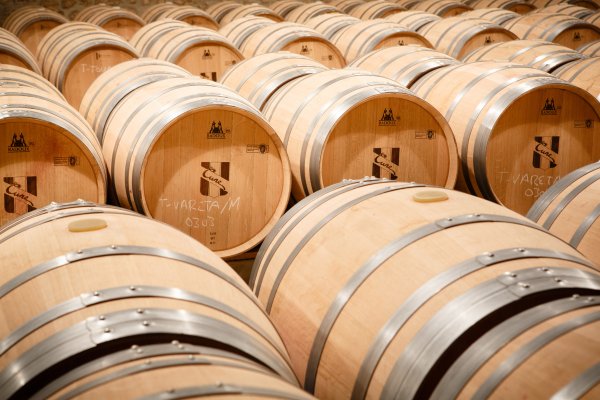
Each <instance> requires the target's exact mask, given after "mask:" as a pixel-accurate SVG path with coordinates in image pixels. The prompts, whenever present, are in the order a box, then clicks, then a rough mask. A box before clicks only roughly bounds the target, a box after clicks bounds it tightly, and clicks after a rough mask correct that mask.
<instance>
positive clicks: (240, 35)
mask: <svg viewBox="0 0 600 400" xmlns="http://www.w3.org/2000/svg"><path fill="white" fill-rule="evenodd" d="M273 24H276V22H274V21H272V20H270V19H268V18H264V17H257V16H255V15H249V16H247V17H242V18H238V19H234V20H233V21H231V22H230V23H228V24H223V25H222V26H221V28H219V33H220V34H221V35H223V36H225V37H226V38H227V39H229V40H230V41H231V43H233V45H234V46H235V47H237V48H238V49H241V48H242V47H243V45H244V42H245V41H246V40H247V39H248V38H249V37H250V35H251V34H252V33H253V32H256V31H257V30H259V29H260V28H262V27H263V26H267V25H273Z"/></svg>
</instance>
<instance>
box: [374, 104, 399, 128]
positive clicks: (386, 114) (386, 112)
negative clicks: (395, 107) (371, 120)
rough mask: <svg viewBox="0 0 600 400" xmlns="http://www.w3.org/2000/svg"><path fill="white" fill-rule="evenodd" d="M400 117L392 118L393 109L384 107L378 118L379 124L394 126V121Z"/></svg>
mask: <svg viewBox="0 0 600 400" xmlns="http://www.w3.org/2000/svg"><path fill="white" fill-rule="evenodd" d="M398 120H400V118H394V111H392V109H391V108H384V109H383V114H382V115H381V118H379V126H396V121H398Z"/></svg>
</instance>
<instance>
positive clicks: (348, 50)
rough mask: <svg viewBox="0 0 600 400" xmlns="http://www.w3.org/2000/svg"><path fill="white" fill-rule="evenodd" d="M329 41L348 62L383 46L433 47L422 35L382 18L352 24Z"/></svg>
mask: <svg viewBox="0 0 600 400" xmlns="http://www.w3.org/2000/svg"><path fill="white" fill-rule="evenodd" d="M331 41H332V42H333V44H334V45H335V46H336V47H337V48H338V49H340V51H341V52H342V54H343V55H344V58H345V59H346V61H348V62H352V61H354V60H355V59H357V58H358V57H361V56H364V55H365V54H368V53H370V52H372V51H374V50H377V49H381V48H385V47H395V46H407V45H417V46H423V47H429V48H432V47H433V46H432V45H431V43H430V42H429V40H427V39H426V38H425V37H424V36H423V35H421V34H419V33H417V32H415V31H413V30H412V29H409V28H406V27H405V26H403V25H400V24H397V23H395V22H391V21H387V20H384V19H378V20H369V21H361V22H359V23H356V24H352V25H350V26H348V27H346V28H345V29H343V30H341V31H338V32H337V33H336V34H335V35H334V36H333V37H332V38H331Z"/></svg>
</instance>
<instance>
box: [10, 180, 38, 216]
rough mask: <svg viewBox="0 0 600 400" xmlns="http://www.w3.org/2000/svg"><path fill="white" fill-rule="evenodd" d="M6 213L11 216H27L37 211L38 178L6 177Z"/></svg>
mask: <svg viewBox="0 0 600 400" xmlns="http://www.w3.org/2000/svg"><path fill="white" fill-rule="evenodd" d="M2 182H3V184H4V211H5V212H7V213H9V214H19V215H20V214H25V213H27V212H29V211H33V210H35V209H36V207H35V201H36V200H37V176H5V177H4V178H3V179H2Z"/></svg>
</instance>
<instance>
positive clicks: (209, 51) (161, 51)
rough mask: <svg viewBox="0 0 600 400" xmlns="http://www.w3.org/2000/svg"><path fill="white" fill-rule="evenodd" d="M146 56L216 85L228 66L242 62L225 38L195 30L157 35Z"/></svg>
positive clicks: (201, 29)
mask: <svg viewBox="0 0 600 400" xmlns="http://www.w3.org/2000/svg"><path fill="white" fill-rule="evenodd" d="M146 55H147V56H148V57H153V58H158V59H159V60H164V61H168V62H171V63H173V64H176V65H179V66H180V67H182V68H184V69H186V70H187V71H189V72H191V73H192V74H193V75H197V76H202V77H204V78H206V79H210V80H213V81H218V80H219V79H220V78H221V76H222V75H223V73H224V72H225V71H226V70H227V69H228V68H229V67H230V66H232V65H235V64H236V63H238V62H239V61H241V60H243V59H244V56H243V55H242V53H241V52H240V51H239V50H238V49H237V48H236V47H235V46H234V45H233V43H231V42H230V41H229V40H227V38H225V37H224V36H222V35H220V34H219V33H217V32H215V31H213V30H211V29H207V28H201V27H197V26H190V27H185V28H184V27H179V28H175V29H173V30H169V31H168V32H163V33H162V34H159V35H158V37H156V38H155V41H154V42H153V43H152V45H151V46H149V47H147V50H146Z"/></svg>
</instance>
